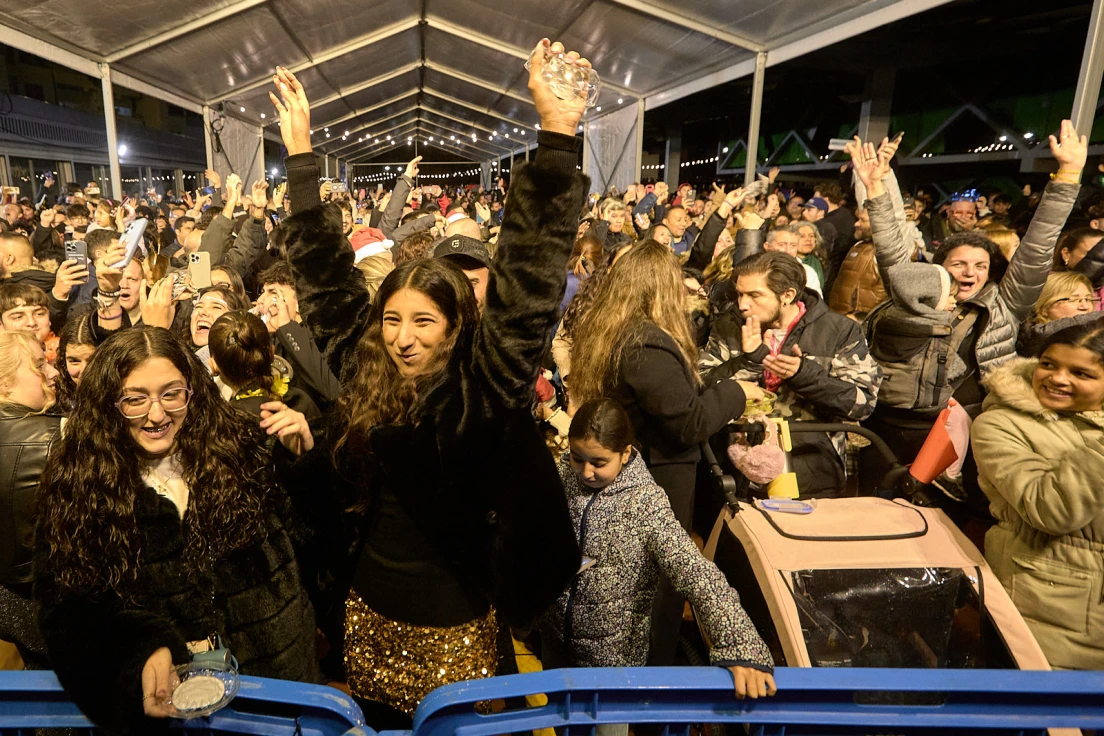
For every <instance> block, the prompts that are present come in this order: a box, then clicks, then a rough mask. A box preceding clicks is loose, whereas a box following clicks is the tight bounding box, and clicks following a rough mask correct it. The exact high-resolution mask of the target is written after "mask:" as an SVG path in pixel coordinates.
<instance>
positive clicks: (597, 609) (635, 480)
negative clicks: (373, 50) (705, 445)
mask: <svg viewBox="0 0 1104 736" xmlns="http://www.w3.org/2000/svg"><path fill="white" fill-rule="evenodd" d="M568 437H569V441H570V446H571V449H570V450H569V451H568V452H566V453H564V454H563V456H562V457H561V459H560V463H559V471H560V478H561V479H562V481H563V484H564V490H565V492H566V493H567V501H568V506H569V507H570V510H571V517H572V520H573V522H574V526H575V531H576V534H577V535H578V539H579V548H580V550H581V551H582V553H583V564H582V566H581V568H580V569H579V573H578V574H577V575H576V576H575V579H574V580H573V581H572V583H571V585H570V586H568V589H567V590H566V591H565V592H564V593H563V595H561V596H560V598H559V600H558V601H557V602H556V603H555V605H553V606H552V608H551V609H550V610H549V611H548V612H547V613H546V614H545V616H544V617H543V619H542V621H541V632H542V644H543V649H544V655H543V658H544V662H545V664H546V665H551V666H569V667H639V666H643V665H644V664H645V663H646V662H647V659H648V639H649V628H650V617H651V611H652V601H653V599H654V597H655V593H656V587H657V585H658V579H659V572H660V571H661V570H662V571H663V573H664V574H666V575H667V576H668V577H669V578H670V580H671V582H672V583H673V584H674V586H675V589H676V590H677V591H678V592H679V593H680V594H682V595H684V596H685V597H686V598H688V599H689V600H690V602H691V603H692V604H693V605H694V607H695V609H696V611H697V615H698V618H699V621H701V622H702V625H703V627H704V629H705V632H706V635H707V636H708V638H709V641H710V644H711V646H712V650H711V652H710V660H711V661H712V662H713V663H714V664H717V665H720V666H723V667H728V668H729V669H731V670H732V673H733V676H734V678H735V682H736V694H737V695H738V696H739V697H744V696H745V695H746V696H750V697H752V698H758V697H761V696H767V695H773V694H774V693H775V692H776V688H775V685H774V678H773V676H772V675H771V672H772V667H773V660H772V658H771V654H770V651H769V650H768V649H767V645H766V644H765V643H764V642H763V640H762V639H761V638H760V636H759V634H758V632H757V631H756V629H755V626H754V625H753V624H752V622H751V619H749V618H748V615H747V613H746V612H745V611H744V609H743V608H742V607H741V605H740V597H739V595H738V594H737V593H736V591H735V590H733V589H732V588H731V587H730V586H729V584H728V581H727V580H726V579H725V576H724V575H723V574H722V573H721V572H720V570H718V569H717V567H716V566H715V565H714V564H713V563H712V562H710V561H708V560H706V559H705V558H704V557H702V555H701V553H700V552H699V551H698V548H697V547H695V546H694V543H693V542H692V541H691V539H690V536H689V535H688V534H687V533H686V531H685V530H684V529H683V528H682V526H681V525H680V524H679V522H678V520H676V519H675V514H674V512H673V511H672V510H671V504H670V502H669V501H668V500H667V495H666V494H665V493H664V491H663V489H662V488H660V487H659V486H658V485H656V482H655V481H654V480H653V479H652V476H651V474H649V472H648V469H647V467H646V466H645V465H644V460H643V459H642V458H641V456H640V453H639V452H637V451H636V450H635V449H634V448H633V442H634V436H633V429H632V424H631V422H630V421H629V417H628V415H627V414H626V413H625V410H624V409H622V408H621V405H620V404H618V403H617V402H616V401H614V400H612V399H596V400H593V401H588V402H586V403H585V404H583V405H582V406H581V407H579V410H578V412H576V414H575V417H574V419H573V420H572V422H571V430H570V432H569V434H568Z"/></svg>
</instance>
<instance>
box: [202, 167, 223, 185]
mask: <svg viewBox="0 0 1104 736" xmlns="http://www.w3.org/2000/svg"><path fill="white" fill-rule="evenodd" d="M203 175H204V176H205V177H207V183H208V184H210V185H211V186H213V187H214V188H215V189H221V188H222V177H221V176H219V175H218V172H217V171H215V170H214V169H207V170H206V171H204V172H203Z"/></svg>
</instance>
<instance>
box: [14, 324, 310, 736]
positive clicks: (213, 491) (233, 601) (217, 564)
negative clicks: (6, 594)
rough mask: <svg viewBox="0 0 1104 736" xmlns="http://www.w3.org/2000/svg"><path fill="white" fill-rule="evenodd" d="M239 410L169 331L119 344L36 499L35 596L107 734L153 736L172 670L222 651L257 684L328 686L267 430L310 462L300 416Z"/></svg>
mask: <svg viewBox="0 0 1104 736" xmlns="http://www.w3.org/2000/svg"><path fill="white" fill-rule="evenodd" d="M267 407H268V409H269V413H270V416H269V419H270V420H271V421H266V422H262V423H261V426H258V424H257V422H256V420H255V419H254V418H252V417H249V416H248V415H246V414H244V413H239V412H237V411H235V410H234V409H232V408H231V407H230V405H229V404H227V403H226V402H225V401H223V399H222V398H221V396H220V395H219V393H218V391H217V389H216V388H215V384H214V382H213V380H212V379H211V378H210V376H209V375H208V373H207V370H206V368H204V367H203V366H202V365H201V364H200V363H199V361H198V360H197V359H196V357H195V355H193V354H192V352H191V351H190V350H188V349H187V347H186V346H185V345H184V344H183V343H182V342H181V341H179V340H178V339H176V338H175V337H173V336H172V335H171V334H170V333H169V332H168V331H167V330H164V329H162V328H159V327H134V328H131V329H126V330H121V331H118V332H116V333H115V334H113V335H111V336H110V337H108V338H107V339H106V340H105V341H104V343H103V344H102V345H101V346H100V347H99V349H98V350H97V351H96V354H95V355H94V356H93V357H92V360H91V361H90V362H89V364H88V366H87V368H86V369H85V370H84V374H83V376H82V377H81V383H80V387H79V388H78V389H77V400H76V402H75V408H74V410H73V412H72V414H71V415H70V418H69V422H68V424H67V425H66V428H65V433H64V435H63V436H62V437H61V439H60V440H58V441H57V443H56V445H55V447H54V449H53V450H52V451H51V453H50V458H49V461H48V463H47V465H46V471H45V472H44V474H43V476H42V482H41V485H40V486H39V495H38V499H37V513H36V516H37V529H36V551H35V598H36V600H37V601H38V602H39V603H40V604H41V606H42V611H41V615H40V618H39V622H40V625H41V630H42V634H43V636H44V638H45V640H46V646H47V650H48V652H49V656H50V661H51V663H52V665H53V667H54V670H55V671H56V672H57V676H58V679H59V680H60V681H61V683H62V685H63V686H64V687H65V690H66V692H67V693H68V695H69V696H70V697H71V698H72V699H73V701H74V702H76V703H77V705H78V706H79V707H80V708H81V710H82V711H84V713H85V714H86V715H87V716H88V717H89V718H91V719H92V721H93V722H95V723H96V725H98V726H100V727H103V728H105V729H106V730H109V731H112V732H122V733H148V732H150V731H152V730H154V728H155V724H154V723H152V722H150V721H148V720H146V717H165V716H166V715H168V714H170V713H171V712H172V709H171V706H170V704H169V697H170V696H171V688H172V682H171V678H172V668H173V666H174V665H179V664H184V663H186V662H188V661H189V660H190V658H191V653H194V652H196V651H204V650H205V649H206V648H208V646H209V642H210V641H211V637H215V636H217V637H219V638H221V641H222V643H223V644H224V645H225V646H226V647H228V648H229V649H230V650H231V652H232V653H233V654H234V655H235V656H236V657H237V660H238V662H239V664H240V670H241V672H242V673H244V674H251V675H259V676H263V677H276V678H281V679H289V680H301V681H314V680H317V678H318V669H317V662H316V660H315V652H314V632H315V628H314V615H313V611H312V610H311V607H310V604H309V602H308V600H307V597H306V594H305V593H304V592H303V589H302V585H301V583H300V579H299V570H298V567H297V564H296V561H295V553H294V550H293V549H292V544H291V540H290V538H289V535H288V532H287V531H286V527H285V523H286V521H285V518H286V517H285V511H286V508H287V504H286V503H285V502H284V501H283V500H282V496H281V495H280V494H279V492H278V491H277V489H276V488H275V486H274V483H273V478H272V476H271V472H270V466H271V454H270V452H269V451H267V450H265V440H264V438H265V432H263V431H262V429H261V427H267V429H268V431H269V432H270V433H273V434H276V435H277V436H278V437H279V438H280V441H281V442H284V443H285V444H286V445H288V446H289V449H293V451H294V449H300V450H302V449H309V447H310V446H311V444H312V438H311V436H310V432H309V430H307V429H305V426H306V424H305V422H304V421H302V417H301V415H299V416H298V417H295V416H291V414H290V413H289V412H287V411H286V410H283V407H282V405H280V404H269V405H267Z"/></svg>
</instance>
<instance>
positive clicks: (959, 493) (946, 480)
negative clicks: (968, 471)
mask: <svg viewBox="0 0 1104 736" xmlns="http://www.w3.org/2000/svg"><path fill="white" fill-rule="evenodd" d="M931 484H932V485H933V486H935V487H936V488H938V489H939V490H940V491H942V492H943V495H944V496H946V497H947V498H949V499H951V500H952V501H957V502H958V503H966V500H967V495H966V488H965V487H964V486H963V485H962V478H951V477H949V476H948V475H947V474H946V473H944V474H942V475H940V476H939V477H938V478H936V479H935V480H933V481H932V483H931Z"/></svg>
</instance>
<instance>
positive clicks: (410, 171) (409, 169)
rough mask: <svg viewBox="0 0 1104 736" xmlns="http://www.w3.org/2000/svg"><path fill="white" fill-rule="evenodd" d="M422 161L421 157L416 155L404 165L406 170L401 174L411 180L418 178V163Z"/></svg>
mask: <svg viewBox="0 0 1104 736" xmlns="http://www.w3.org/2000/svg"><path fill="white" fill-rule="evenodd" d="M421 162H422V157H421V156H417V157H416V158H415V159H414V160H413V161H411V162H410V163H408V164H407V165H406V171H404V172H403V176H405V177H406V178H407V179H410V180H411V181H413V180H414V179H416V178H418V164H420V163H421Z"/></svg>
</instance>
